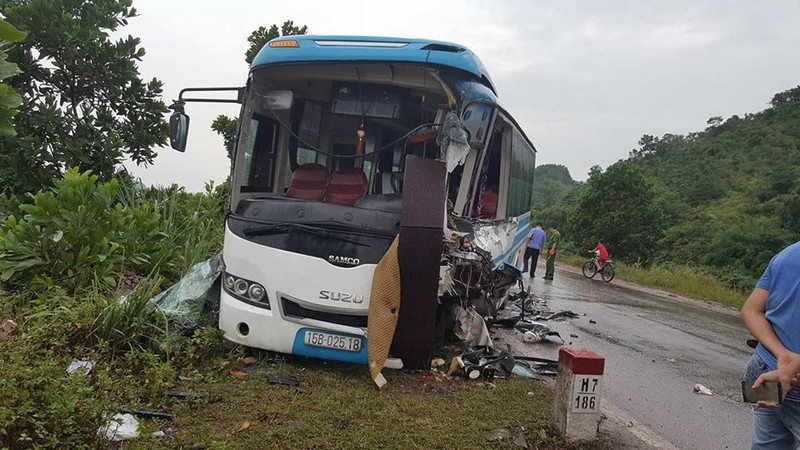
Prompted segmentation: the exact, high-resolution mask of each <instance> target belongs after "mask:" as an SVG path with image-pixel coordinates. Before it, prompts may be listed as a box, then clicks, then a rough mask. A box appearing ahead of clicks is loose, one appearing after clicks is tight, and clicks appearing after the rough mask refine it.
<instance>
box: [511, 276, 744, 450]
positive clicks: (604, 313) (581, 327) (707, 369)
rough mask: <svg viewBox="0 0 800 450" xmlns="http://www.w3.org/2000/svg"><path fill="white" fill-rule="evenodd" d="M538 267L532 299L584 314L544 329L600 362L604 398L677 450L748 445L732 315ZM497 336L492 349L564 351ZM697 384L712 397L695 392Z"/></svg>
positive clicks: (739, 343) (740, 345)
mask: <svg viewBox="0 0 800 450" xmlns="http://www.w3.org/2000/svg"><path fill="white" fill-rule="evenodd" d="M539 269H541V270H539ZM539 269H537V272H540V273H539V277H538V278H536V279H534V280H533V282H532V284H531V287H532V292H533V295H534V297H535V298H536V299H539V300H543V301H546V302H547V304H548V306H549V307H550V308H551V309H553V310H561V309H566V310H571V311H574V312H576V313H578V314H580V317H578V318H575V319H567V320H565V321H551V322H548V324H550V325H551V326H552V328H553V330H554V331H558V332H559V333H560V334H561V336H562V337H563V338H564V340H565V341H566V343H567V344H571V345H573V346H577V347H585V348H588V349H590V350H593V351H595V352H597V353H599V354H600V355H602V356H604V357H605V358H606V369H605V372H606V374H605V378H604V387H603V390H604V392H603V396H604V398H605V399H607V400H609V401H610V402H611V403H613V404H614V405H615V406H617V407H618V408H620V409H622V410H623V411H625V412H626V413H628V414H629V415H630V416H631V417H634V418H635V419H636V420H637V421H638V422H639V423H641V424H643V425H645V426H646V427H649V428H650V429H651V430H652V431H654V432H655V433H657V434H659V435H660V436H662V437H663V438H665V439H666V440H667V441H669V442H670V443H672V444H673V445H674V446H676V447H678V448H680V449H703V450H707V449H745V448H749V443H750V437H749V435H750V429H751V427H752V412H751V409H750V407H749V406H748V405H745V404H743V403H742V402H741V401H740V400H741V379H742V374H743V372H744V367H745V364H746V362H747V359H748V357H749V355H750V349H749V348H747V346H746V345H745V340H746V339H747V338H748V337H749V334H748V332H747V331H746V330H745V329H744V327H743V326H742V325H741V322H740V321H739V319H738V317H737V316H735V315H732V314H730V313H728V314H725V313H724V312H720V311H713V310H709V309H707V308H702V307H699V306H697V305H695V304H692V303H691V302H690V303H687V302H682V301H678V300H676V299H671V298H669V297H666V298H665V297H663V296H654V295H650V294H648V293H644V292H640V291H638V290H634V289H630V288H627V287H622V286H621V285H622V284H623V283H622V282H617V281H616V280H615V281H612V282H611V283H610V284H606V283H604V282H602V281H601V280H587V279H585V278H584V277H583V276H582V275H579V274H574V273H569V272H567V271H566V270H564V269H563V268H562V269H561V270H557V271H556V276H555V280H554V281H545V280H543V279H541V275H543V274H544V267H543V266H542V265H541V264H540V267H539ZM527 281H528V280H526V282H527ZM590 320H592V321H594V322H595V323H590ZM571 335H577V337H570V336H571ZM499 337H500V339H501V341H500V342H496V343H495V344H496V346H497V347H498V348H504V347H503V341H506V344H512V346H513V347H514V349H515V351H519V350H523V349H525V350H527V351H525V352H526V353H528V354H534V355H538V356H544V357H550V358H553V359H556V358H557V351H558V347H559V346H560V345H561V343H560V342H541V343H536V344H524V343H522V341H521V335H520V334H519V333H518V332H516V331H515V332H513V333H512V334H510V335H509V334H502V335H500V336H499ZM552 339H554V338H552ZM556 340H557V339H556ZM697 383H700V384H702V385H704V386H707V387H708V388H710V389H711V390H712V391H713V392H714V393H715V394H716V395H714V396H711V397H709V396H705V395H699V394H695V393H694V392H693V386H694V385H695V384H697Z"/></svg>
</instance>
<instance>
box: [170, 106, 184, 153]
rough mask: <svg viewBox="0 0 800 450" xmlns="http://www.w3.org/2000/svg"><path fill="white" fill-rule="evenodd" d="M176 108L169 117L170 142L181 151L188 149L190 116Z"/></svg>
mask: <svg viewBox="0 0 800 450" xmlns="http://www.w3.org/2000/svg"><path fill="white" fill-rule="evenodd" d="M182 109H183V108H180V109H178V108H175V111H174V112H173V113H172V115H171V116H170V117H169V144H170V146H172V148H174V149H175V150H177V151H179V152H184V151H186V138H187V137H188V136H189V116H187V115H186V113H184V112H183V111H182Z"/></svg>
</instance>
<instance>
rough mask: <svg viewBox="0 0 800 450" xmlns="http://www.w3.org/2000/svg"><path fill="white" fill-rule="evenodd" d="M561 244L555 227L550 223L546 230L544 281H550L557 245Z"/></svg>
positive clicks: (554, 267) (554, 269) (554, 266)
mask: <svg viewBox="0 0 800 450" xmlns="http://www.w3.org/2000/svg"><path fill="white" fill-rule="evenodd" d="M559 242H561V233H559V232H558V230H557V229H556V225H555V224H554V223H551V224H550V226H549V227H548V229H547V265H546V266H545V267H546V270H545V272H544V279H545V280H552V279H553V274H554V273H555V271H556V252H557V251H558V243H559Z"/></svg>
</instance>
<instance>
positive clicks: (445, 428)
mask: <svg viewBox="0 0 800 450" xmlns="http://www.w3.org/2000/svg"><path fill="white" fill-rule="evenodd" d="M254 369H255V370H254V371H252V372H250V373H249V374H248V375H246V376H242V377H237V376H234V375H231V374H229V373H225V375H224V376H222V377H220V378H219V379H218V380H215V381H212V382H208V383H195V382H192V383H188V384H185V385H184V389H186V390H187V392H188V391H191V392H192V393H193V394H195V395H196V397H195V398H196V399H198V400H197V401H195V402H187V403H181V404H176V406H175V407H174V409H173V413H174V416H175V417H174V420H173V421H172V422H171V423H165V424H163V427H162V429H166V428H171V431H170V432H169V433H168V434H167V436H166V437H164V438H161V439H156V438H144V439H138V440H135V441H130V442H128V443H126V444H125V445H124V446H123V448H125V449H156V448H164V447H169V448H193V446H194V447H200V446H201V445H202V446H203V448H208V449H250V448H279V449H290V448H298V449H351V448H353V449H360V448H364V449H366V448H385V449H413V448H424V449H429V448H443V449H444V448H446V449H451V448H459V449H462V448H464V449H470V448H475V449H482V448H492V449H496V448H519V447H518V446H517V445H516V444H514V443H513V438H515V437H517V436H524V438H525V439H526V441H527V442H528V444H529V446H530V448H539V449H605V448H607V447H606V446H604V444H602V443H601V442H596V443H582V444H571V443H568V442H566V441H565V440H563V439H562V438H561V437H558V436H557V434H556V433H555V431H554V428H553V425H552V424H551V422H550V415H551V408H552V403H553V392H552V391H551V390H550V389H549V388H547V387H545V386H544V384H543V383H542V382H540V381H535V380H530V379H525V378H519V377H512V378H511V379H508V380H498V381H497V382H496V383H494V385H489V384H486V383H476V382H467V381H461V380H453V379H439V380H431V381H427V382H423V381H421V380H420V375H419V374H409V373H403V372H394V371H385V375H386V376H387V379H388V381H389V385H388V386H387V387H385V388H384V389H383V390H382V391H378V390H377V389H376V388H375V387H374V386H373V385H372V383H371V381H370V380H369V377H368V376H367V372H366V370H365V368H364V367H360V366H351V365H340V364H333V363H324V362H320V361H316V360H296V361H295V362H292V363H284V364H276V363H271V364H270V363H262V364H261V365H258V366H255V367H254ZM272 374H280V375H284V376H290V377H296V378H298V379H300V380H301V385H300V386H301V387H300V389H296V388H293V387H288V386H283V385H273V384H269V382H268V379H269V376H270V375H272ZM238 375H241V373H239V374H238ZM209 398H212V399H213V398H216V399H221V401H219V402H216V403H212V404H208V400H207V399H209ZM247 423H249V426H247V425H246V424H247ZM152 426H153V425H151V427H152ZM243 428H244V429H243ZM496 428H507V429H508V430H509V431H511V433H512V440H505V441H501V442H487V441H486V440H485V439H484V437H483V434H484V433H485V432H487V431H490V430H493V429H496ZM153 429H155V428H153Z"/></svg>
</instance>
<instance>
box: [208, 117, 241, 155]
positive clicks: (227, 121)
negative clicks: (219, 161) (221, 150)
mask: <svg viewBox="0 0 800 450" xmlns="http://www.w3.org/2000/svg"><path fill="white" fill-rule="evenodd" d="M237 122H238V119H235V118H233V117H228V116H226V115H225V114H220V115H218V116H217V118H216V119H214V121H213V122H211V129H212V130H214V131H216V132H217V134H219V135H221V136H222V140H223V142H224V143H225V150H227V151H228V158H233V147H234V145H235V143H236V125H237Z"/></svg>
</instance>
